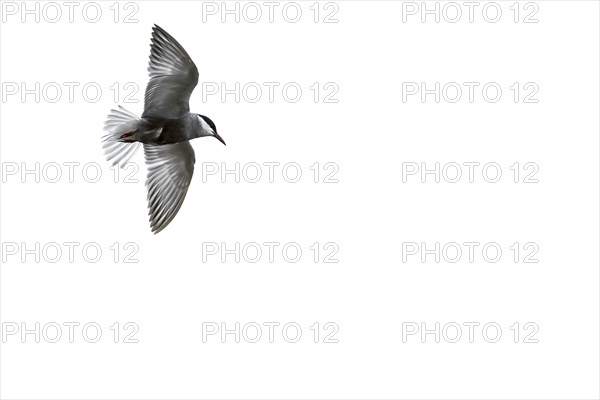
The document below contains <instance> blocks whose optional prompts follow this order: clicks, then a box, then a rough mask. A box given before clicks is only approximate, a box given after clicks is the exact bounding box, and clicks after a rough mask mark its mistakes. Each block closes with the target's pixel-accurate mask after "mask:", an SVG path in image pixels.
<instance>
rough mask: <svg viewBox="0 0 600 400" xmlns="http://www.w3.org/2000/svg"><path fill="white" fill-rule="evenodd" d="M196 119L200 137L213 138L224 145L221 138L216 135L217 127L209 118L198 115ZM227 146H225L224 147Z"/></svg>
mask: <svg viewBox="0 0 600 400" xmlns="http://www.w3.org/2000/svg"><path fill="white" fill-rule="evenodd" d="M198 119H199V120H200V127H201V132H200V136H213V137H215V138H216V139H217V140H218V141H219V142H221V143H223V144H225V141H224V140H223V138H222V137H221V136H220V135H219V134H218V133H217V126H216V125H215V123H214V122H212V120H211V119H210V118H208V117H207V116H205V115H200V114H198ZM226 146H227V145H226Z"/></svg>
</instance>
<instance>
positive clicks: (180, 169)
mask: <svg viewBox="0 0 600 400" xmlns="http://www.w3.org/2000/svg"><path fill="white" fill-rule="evenodd" d="M144 153H145V155H146V164H147V165H148V179H147V181H146V186H147V187H148V209H149V212H148V214H149V215H150V226H151V228H152V232H154V233H158V232H160V231H162V230H163V229H164V228H165V227H166V226H167V225H169V223H170V222H171V221H172V220H173V218H175V215H177V212H178V211H179V208H181V205H182V204H183V200H184V199H185V195H186V193H187V190H188V187H189V186H190V182H191V181H192V175H193V174H194V163H195V162H196V157H195V155H194V149H192V145H191V144H190V142H187V141H186V142H180V143H175V144H165V145H160V146H157V145H152V144H144Z"/></svg>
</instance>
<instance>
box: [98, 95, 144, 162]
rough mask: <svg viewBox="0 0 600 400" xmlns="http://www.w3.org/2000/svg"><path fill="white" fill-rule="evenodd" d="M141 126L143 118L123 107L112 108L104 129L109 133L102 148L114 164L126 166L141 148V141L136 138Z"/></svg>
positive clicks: (103, 140)
mask: <svg viewBox="0 0 600 400" xmlns="http://www.w3.org/2000/svg"><path fill="white" fill-rule="evenodd" d="M141 126H142V120H141V119H140V118H138V117H137V115H135V114H133V113H131V112H129V111H127V110H126V109H124V108H123V107H121V106H119V109H118V110H110V114H108V118H107V120H106V122H105V124H104V130H105V131H108V133H107V134H106V135H104V136H103V137H102V148H103V149H104V154H105V155H106V159H107V160H108V161H112V165H116V164H119V165H120V166H121V168H122V167H124V166H125V164H127V162H128V161H129V160H130V159H131V157H133V155H134V154H135V153H136V151H137V150H138V149H139V148H140V146H141V143H140V142H137V141H136V140H137V137H138V136H137V134H138V133H140V128H141Z"/></svg>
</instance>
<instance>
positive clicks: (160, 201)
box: [103, 25, 225, 233]
mask: <svg viewBox="0 0 600 400" xmlns="http://www.w3.org/2000/svg"><path fill="white" fill-rule="evenodd" d="M148 72H149V74H150V82H148V86H147V87H146V95H145V103H144V113H143V114H142V117H141V118H138V117H137V116H136V115H135V114H132V113H130V112H129V111H127V110H125V109H124V108H122V107H121V106H119V109H118V110H111V113H110V114H109V116H108V120H107V121H106V124H105V127H104V129H105V130H107V131H108V132H109V133H108V134H107V135H105V136H104V144H103V147H104V149H105V153H106V155H107V158H108V160H109V161H112V162H113V165H115V164H120V165H121V166H123V165H125V164H126V163H127V162H128V161H129V160H130V159H131V157H132V156H133V155H134V154H135V152H136V151H137V149H138V148H139V147H140V145H143V146H144V153H145V156H146V164H148V179H147V181H146V186H148V208H149V209H150V212H149V214H150V225H151V228H152V231H153V232H154V233H158V232H160V231H161V230H162V229H164V228H165V227H166V226H167V225H168V224H169V223H170V222H171V221H172V220H173V218H174V217H175V215H176V214H177V212H178V211H179V208H180V207H181V204H182V203H183V200H184V199H185V195H186V193H187V189H188V187H189V185H190V182H191V180H192V175H193V173H194V163H195V161H196V159H195V155H194V150H193V149H192V146H191V145H190V143H189V141H190V140H192V139H195V138H198V137H203V136H213V137H215V138H216V139H218V140H219V141H221V142H222V143H223V144H225V142H224V141H223V139H222V138H221V137H220V136H219V134H218V133H217V128H216V126H215V124H214V123H213V122H212V121H211V120H210V118H208V117H206V116H203V115H200V114H193V113H190V108H189V99H190V96H191V94H192V91H193V90H194V88H195V87H196V85H197V84H198V69H197V68H196V65H195V64H194V62H193V61H192V59H191V58H190V56H189V55H188V54H187V52H186V51H185V50H184V49H183V47H182V46H181V45H180V44H179V43H178V42H177V41H176V40H175V39H174V38H173V37H172V36H171V35H169V34H168V33H167V32H165V31H164V30H163V29H162V28H160V27H159V26H158V25H155V26H154V28H153V29H152V44H151V51H150V63H149V66H148Z"/></svg>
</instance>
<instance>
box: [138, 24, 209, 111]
mask: <svg viewBox="0 0 600 400" xmlns="http://www.w3.org/2000/svg"><path fill="white" fill-rule="evenodd" d="M148 72H149V75H150V82H148V86H146V95H145V104H144V114H143V115H142V118H143V117H159V118H178V117H181V116H183V115H184V114H186V113H187V112H189V111H190V105H189V100H190V95H191V94H192V91H193V90H194V88H195V87H196V85H197V84H198V68H196V65H195V64H194V62H193V61H192V59H191V58H190V56H189V55H188V53H187V52H186V51H185V50H184V48H183V47H182V46H181V45H180V44H179V43H178V42H177V40H175V39H174V38H173V36H171V35H169V34H168V33H167V32H166V31H165V30H164V29H162V28H161V27H160V26H158V25H154V27H153V28H152V44H151V45H150V63H149V66H148Z"/></svg>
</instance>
